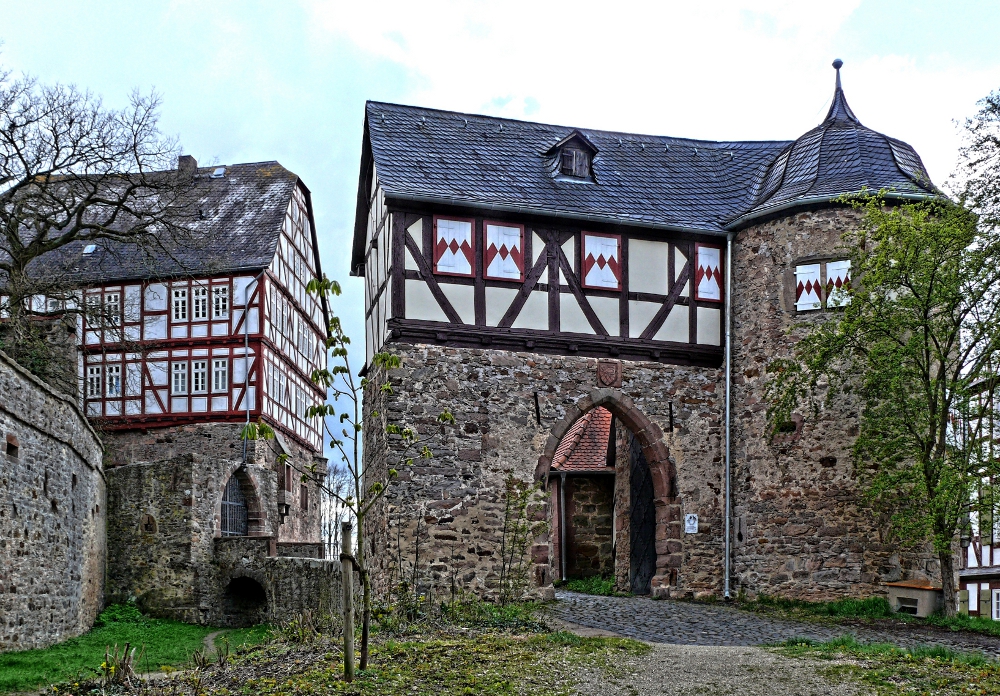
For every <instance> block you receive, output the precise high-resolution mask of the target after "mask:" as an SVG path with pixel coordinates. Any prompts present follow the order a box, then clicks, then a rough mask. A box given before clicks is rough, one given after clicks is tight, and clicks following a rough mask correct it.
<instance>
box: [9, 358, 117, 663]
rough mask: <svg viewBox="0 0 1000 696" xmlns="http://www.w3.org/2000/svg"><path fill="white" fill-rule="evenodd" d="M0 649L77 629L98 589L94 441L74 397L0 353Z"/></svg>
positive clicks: (92, 614)
mask: <svg viewBox="0 0 1000 696" xmlns="http://www.w3.org/2000/svg"><path fill="white" fill-rule="evenodd" d="M0 460H2V466H0V651H6V650H27V649H30V648H41V647H45V646H47V645H51V644H52V643H55V642H58V641H61V640H65V639H67V638H71V637H73V636H77V635H80V634H81V633H83V632H85V631H87V630H88V629H89V628H90V627H91V626H92V625H93V623H94V619H95V618H96V617H97V613H98V612H99V611H100V609H101V607H102V602H103V597H104V561H105V553H106V541H105V535H104V524H105V515H106V514H107V506H106V504H105V493H106V491H105V482H104V478H103V474H102V471H101V443H100V441H99V440H98V438H97V435H96V433H95V432H94V430H93V429H92V428H91V427H90V425H89V424H88V423H87V421H86V419H85V418H84V417H83V416H82V414H81V413H80V412H79V410H78V408H77V406H76V404H75V401H74V400H73V399H71V398H70V397H68V396H65V395H63V394H61V393H59V392H57V391H55V390H54V389H52V388H51V387H49V386H48V385H46V384H45V383H43V382H41V381H40V380H38V379H37V378H35V377H34V376H32V375H30V374H29V373H28V372H27V371H26V370H24V369H23V368H21V367H19V366H18V365H16V364H14V363H13V362H12V361H11V360H10V359H9V358H8V357H7V356H6V355H4V354H2V353H0Z"/></svg>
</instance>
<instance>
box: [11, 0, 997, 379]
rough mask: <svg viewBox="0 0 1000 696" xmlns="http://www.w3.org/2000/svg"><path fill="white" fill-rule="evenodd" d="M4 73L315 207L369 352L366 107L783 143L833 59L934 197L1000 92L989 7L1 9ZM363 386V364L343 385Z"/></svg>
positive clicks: (828, 82) (15, 5)
mask: <svg viewBox="0 0 1000 696" xmlns="http://www.w3.org/2000/svg"><path fill="white" fill-rule="evenodd" d="M0 17H2V18H3V19H2V21H0V40H2V41H3V43H4V45H3V47H2V49H0V63H2V64H3V65H5V66H6V67H7V68H11V69H14V70H15V71H24V72H28V73H30V74H32V75H35V76H37V77H38V78H40V79H41V80H43V81H46V82H54V81H59V82H68V83H70V82H71V83H76V84H77V85H79V86H81V87H87V88H89V89H91V90H93V91H94V92H97V93H99V94H101V95H103V96H104V98H105V100H106V102H107V103H109V104H113V105H122V104H124V103H125V101H126V97H127V95H128V92H129V90H130V89H132V88H134V87H138V88H141V89H144V90H148V89H150V88H153V87H155V88H156V89H157V90H158V91H159V92H160V93H161V94H162V96H163V112H162V125H163V128H164V130H165V131H166V132H168V133H170V134H176V135H177V136H178V137H179V138H180V141H181V143H182V144H183V147H184V151H185V152H187V153H189V154H192V155H194V156H195V157H196V158H197V159H198V160H199V161H200V162H202V163H205V164H208V163H214V162H220V163H227V164H228V163H237V162H256V161H264V160H278V161H279V162H281V164H283V165H284V166H285V167H287V168H289V169H291V170H292V171H294V172H296V173H297V174H299V175H300V176H301V177H302V178H303V180H304V181H305V182H306V185H307V186H309V188H310V189H311V190H312V192H313V202H314V206H315V210H316V222H317V228H318V233H319V239H320V246H321V253H322V259H323V266H324V270H325V271H326V272H327V274H328V275H330V276H331V277H334V278H338V279H340V280H341V281H342V282H343V285H344V287H345V294H344V296H343V297H342V298H341V302H340V305H339V307H338V308H337V309H338V311H339V313H340V314H341V315H342V316H343V317H344V318H345V320H346V321H347V326H348V328H349V330H350V332H351V335H352V336H354V337H355V344H356V345H360V346H363V345H364V340H363V335H362V332H363V325H362V323H361V311H362V307H361V304H362V301H363V300H362V287H361V283H360V281H358V280H356V279H355V280H348V279H347V278H348V253H349V239H350V235H351V232H352V228H353V222H354V221H353V216H354V200H355V195H356V191H357V177H358V168H359V157H360V151H361V126H362V120H363V115H364V102H365V100H366V99H376V100H384V101H393V102H401V103H405V104H416V105H420V106H429V107H437V108H443V109H455V110H462V111H469V112H475V113H485V114H493V115H502V116H507V117H511V118H528V119H532V120H538V121H546V122H553V123H559V124H566V125H573V126H582V127H590V128H606V129H614V130H623V131H635V132H643V133H649V134H656V135H669V136H678V137H692V138H704V139H713V140H728V139H793V138H796V137H798V136H799V135H801V134H802V133H803V132H805V131H806V130H808V129H810V128H812V127H813V126H815V125H816V124H817V123H819V121H820V120H821V119H822V117H823V116H824V115H825V113H826V109H827V108H828V106H829V102H830V97H831V96H832V93H833V81H834V72H833V69H832V68H831V67H830V63H831V62H832V61H833V59H834V58H837V57H839V58H842V59H843V60H844V68H843V71H842V72H843V82H844V89H845V92H846V94H847V98H848V101H849V103H850V104H851V107H852V108H853V110H854V112H855V113H856V114H857V115H858V117H859V118H860V119H861V121H862V123H864V124H865V125H867V126H870V127H872V128H874V129H876V130H879V131H882V132H884V133H887V134H889V135H892V136H894V137H897V138H900V139H902V140H905V141H907V142H909V143H910V144H911V145H913V146H914V147H915V148H916V150H917V152H919V153H920V155H921V156H922V157H923V159H924V162H925V164H926V165H927V167H928V169H929V171H930V174H931V176H932V178H933V179H934V180H935V181H936V182H938V183H944V182H945V181H946V180H947V177H948V175H949V174H950V173H951V170H952V168H953V166H954V164H955V155H956V147H957V143H958V137H957V131H956V127H955V125H954V121H955V120H961V119H963V118H964V117H966V116H968V115H970V114H972V113H973V112H974V110H975V104H976V101H977V100H978V99H980V98H982V97H983V96H985V95H986V94H987V93H989V92H990V91H991V90H994V89H997V88H1000V52H998V51H996V50H995V45H996V36H995V34H996V30H997V28H998V27H1000V3H998V2H995V1H994V0H989V1H984V0H980V1H979V2H971V1H959V0H952V1H951V2H948V3H944V2H931V1H929V0H907V1H905V2H903V1H900V2H896V1H888V0H886V1H881V2H880V1H865V2H861V1H858V0H841V1H840V2H829V1H827V2H814V1H812V0H810V1H808V2H780V1H769V0H752V1H746V2H736V1H734V2H716V3H713V2H704V1H703V2H697V3H696V2H683V3H681V2H663V1H661V2H649V3H633V2H626V1H624V0H616V1H614V2H600V3H597V2H593V3H586V2H579V1H577V2H565V3H562V2H559V3H557V2H547V1H545V0H531V1H528V2H520V1H515V0H506V1H505V2H502V3H501V2H496V3H488V2H455V3H448V2H431V1H429V0H421V1H419V2H416V1H413V0H410V1H409V2H400V3H380V2H373V1H371V0H369V1H368V2H344V3H334V2H305V1H303V2H292V1H291V0H284V1H282V2H275V1H274V0H271V1H270V2H226V1H223V0H212V1H211V2H207V1H204V0H203V1H201V2H188V1H177V2H157V1H154V0H142V2H135V1H134V0H131V1H129V2H100V3H98V2H86V1H83V0H76V1H74V2H46V1H44V0H32V2H24V1H23V0H18V1H17V2H7V1H4V0H0ZM357 367H359V365H358V366H356V368H357Z"/></svg>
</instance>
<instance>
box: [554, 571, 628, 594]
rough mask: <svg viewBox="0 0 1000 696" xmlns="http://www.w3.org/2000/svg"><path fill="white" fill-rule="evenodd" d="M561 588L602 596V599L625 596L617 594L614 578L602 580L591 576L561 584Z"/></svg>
mask: <svg viewBox="0 0 1000 696" xmlns="http://www.w3.org/2000/svg"><path fill="white" fill-rule="evenodd" d="M561 587H563V588H564V589H567V590H569V591H570V592H581V593H583V594H589V595H600V596H602V597H623V596H625V595H623V594H621V593H618V592H615V580H614V578H602V577H599V576H597V575H591V576H590V577H588V578H573V579H572V580H567V581H566V582H565V583H562V584H561Z"/></svg>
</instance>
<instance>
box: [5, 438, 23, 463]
mask: <svg viewBox="0 0 1000 696" xmlns="http://www.w3.org/2000/svg"><path fill="white" fill-rule="evenodd" d="M6 445H7V446H6V452H7V456H8V457H10V458H11V459H17V458H18V455H19V453H20V450H21V446H20V443H19V442H18V441H17V436H16V435H14V434H13V433H8V434H7V443H6Z"/></svg>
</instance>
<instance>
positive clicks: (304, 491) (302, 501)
mask: <svg viewBox="0 0 1000 696" xmlns="http://www.w3.org/2000/svg"><path fill="white" fill-rule="evenodd" d="M299 507H301V508H302V512H308V511H309V489H308V488H307V487H306V485H305V484H304V483H303V484H302V485H300V486H299Z"/></svg>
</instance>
